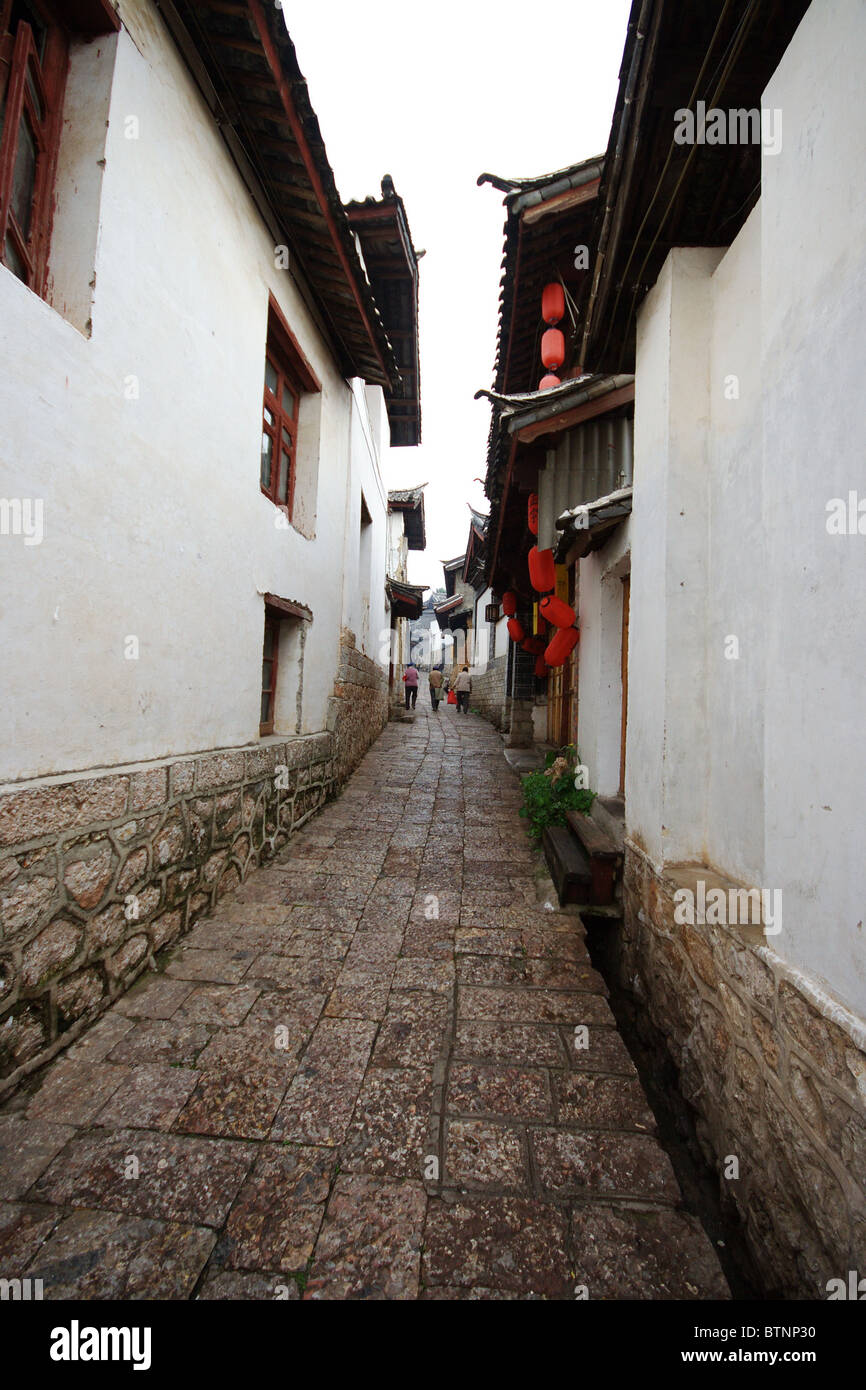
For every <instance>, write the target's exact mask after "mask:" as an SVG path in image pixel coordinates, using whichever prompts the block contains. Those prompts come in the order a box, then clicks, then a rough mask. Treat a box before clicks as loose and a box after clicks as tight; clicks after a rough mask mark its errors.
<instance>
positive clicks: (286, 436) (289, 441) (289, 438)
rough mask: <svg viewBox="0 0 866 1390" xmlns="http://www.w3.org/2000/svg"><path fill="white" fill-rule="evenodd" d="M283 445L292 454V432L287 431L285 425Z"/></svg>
mask: <svg viewBox="0 0 866 1390" xmlns="http://www.w3.org/2000/svg"><path fill="white" fill-rule="evenodd" d="M283 444H284V445H285V447H286V448H287V449H288V450H289V452H291V448H292V436H291V433H290V431H289V430H287V429H286V427H285V425H283Z"/></svg>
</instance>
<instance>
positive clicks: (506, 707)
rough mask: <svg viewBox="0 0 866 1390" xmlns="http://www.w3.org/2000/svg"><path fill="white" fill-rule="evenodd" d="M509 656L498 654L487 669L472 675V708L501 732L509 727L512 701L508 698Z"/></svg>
mask: <svg viewBox="0 0 866 1390" xmlns="http://www.w3.org/2000/svg"><path fill="white" fill-rule="evenodd" d="M507 692H508V657H507V656H498V657H496V659H495V660H494V661H491V663H490V665H489V666H488V668H487V670H486V671H482V673H481V674H480V675H476V674H475V673H474V672H473V675H472V699H471V701H470V705H471V708H472V709H475V710H477V711H478V713H479V714H480V715H481V716H482V718H484V719H486V720H488V721H489V723H491V724H492V725H493V726H494V728H496V729H499V730H500V732H501V731H503V730H505V729H507V728H508V720H509V713H510V704H511V702H510V701H509V699H508V693H507Z"/></svg>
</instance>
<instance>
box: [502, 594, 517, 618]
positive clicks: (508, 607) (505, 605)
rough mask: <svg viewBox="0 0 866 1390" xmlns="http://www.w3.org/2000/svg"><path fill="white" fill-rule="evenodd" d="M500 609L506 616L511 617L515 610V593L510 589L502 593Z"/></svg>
mask: <svg viewBox="0 0 866 1390" xmlns="http://www.w3.org/2000/svg"><path fill="white" fill-rule="evenodd" d="M502 611H503V613H504V614H505V616H506V618H513V617H514V615H515V613H516V612H517V595H516V594H515V593H513V592H512V590H511V589H509V590H508V592H507V593H505V594H503V595H502Z"/></svg>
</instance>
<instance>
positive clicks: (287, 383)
mask: <svg viewBox="0 0 866 1390" xmlns="http://www.w3.org/2000/svg"><path fill="white" fill-rule="evenodd" d="M265 363H266V368H265V370H266V373H267V366H270V367H271V368H272V369H273V371H274V372H275V374H276V378H277V386H276V391H272V390H271V388H270V387H269V386H268V382H267V375H266V376H265V388H264V403H263V405H262V446H263V447H262V457H264V442H265V439H270V441H271V468H270V474H269V477H268V485H267V487H265V484H264V481H263V479H262V476H261V470H260V471H259V487H260V488H261V490H262V492H263V493H264V494H265V496H266V497H269V498H270V500H271V501H272V502H273V504H274V506H275V507H280V508H281V509H284V510H285V513H286V516H287V517H288V519H289V521H291V519H292V513H293V510H294V502H295V473H296V453H297V447H298V416H299V414H300V409H301V390H300V386H299V385H298V382H297V380H296V379H295V377H294V375H293V374H292V372H291V370H290V369H289V367H288V366H287V364H286V362H285V360H284V358H283V357H282V355H281V354H280V353H279V352H278V351H277V349H276V348H274V347H272V346H271V345H270V344H268V348H267V351H266V353H265ZM286 391H289V392H291V396H292V400H293V402H294V405H293V407H292V410H291V412H289V411H287V410H286V408H285V406H284V405H283V394H284V392H286ZM268 412H269V413H270V414H271V416H272V417H273V418H272V422H269V421H268V418H267V415H268ZM284 431H285V433H286V434H287V435H288V442H286V440H284V438H283V432H284ZM283 454H285V455H286V458H287V460H288V462H287V468H286V495H285V497H281V496H280V468H281V465H282V456H283Z"/></svg>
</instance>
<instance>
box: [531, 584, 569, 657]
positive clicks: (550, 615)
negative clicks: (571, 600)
mask: <svg viewBox="0 0 866 1390" xmlns="http://www.w3.org/2000/svg"><path fill="white" fill-rule="evenodd" d="M538 611H539V613H540V614H541V616H542V618H545V619H546V620H547V622H549V623H553V626H554V627H572V626H573V625H574V618H575V613H574V609H573V608H572V607H571V605H570V604H568V603H563V601H562V599H561V598H554V596H553V595H552V594H551V595H550V596H549V597H548V598H543V599H542V600H541V602H540V603H539V605H538ZM550 664H551V663H550V662H548V665H550Z"/></svg>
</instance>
